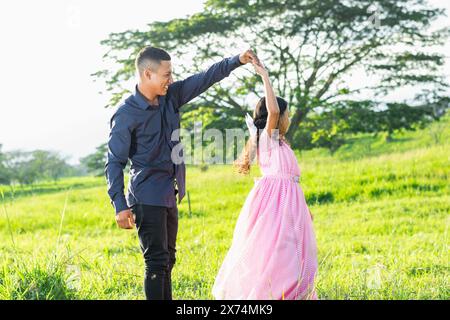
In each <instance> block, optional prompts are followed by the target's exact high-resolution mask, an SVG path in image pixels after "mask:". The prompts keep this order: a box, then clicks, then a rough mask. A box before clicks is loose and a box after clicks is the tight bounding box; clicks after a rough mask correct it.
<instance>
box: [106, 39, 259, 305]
mask: <svg viewBox="0 0 450 320" xmlns="http://www.w3.org/2000/svg"><path fill="white" fill-rule="evenodd" d="M253 59H256V56H255V55H254V54H253V52H252V51H251V50H247V51H246V52H244V53H242V54H240V55H236V56H234V57H232V58H225V59H223V60H222V61H220V62H218V63H215V64H213V65H212V66H211V67H210V68H209V69H207V70H206V71H204V72H200V73H198V74H195V75H193V76H190V77H188V78H187V79H185V80H182V81H176V82H173V78H172V65H171V61H170V60H171V58H170V56H169V54H168V53H167V52H166V51H164V50H162V49H158V48H154V47H145V48H143V49H142V50H141V51H140V52H139V53H138V55H137V57H136V60H135V67H136V69H137V72H138V74H139V80H138V84H137V86H136V88H135V92H134V94H132V95H130V96H129V97H128V98H127V99H126V100H125V101H124V102H123V103H122V104H121V106H120V107H119V108H118V109H117V111H116V112H115V114H114V115H113V116H112V118H111V122H110V125H111V132H110V136H109V142H108V159H107V162H106V165H105V174H106V179H107V182H108V194H109V197H110V198H111V203H112V204H113V206H114V208H115V211H116V221H117V224H118V226H119V227H120V228H123V229H132V228H133V225H134V224H135V225H136V228H137V230H138V235H139V243H140V246H141V249H142V252H143V256H144V260H145V278H144V289H145V295H146V298H147V299H152V300H153V299H155V300H161V299H166V300H171V299H172V284H171V271H172V268H173V266H174V264H175V252H176V249H175V243H176V237H177V230H178V209H177V203H176V194H177V193H178V201H179V202H180V201H181V200H182V199H183V197H184V194H185V166H184V163H181V164H179V163H178V162H177V163H174V162H173V161H172V159H171V153H172V149H173V148H174V147H175V146H176V145H177V144H178V143H179V142H178V141H172V139H171V136H172V132H173V131H174V130H177V129H179V128H180V116H179V109H180V107H181V106H183V105H184V104H186V103H188V102H189V101H191V100H192V99H194V98H195V97H197V96H198V95H199V94H201V93H202V92H204V91H205V90H207V89H208V88H209V87H210V86H211V85H213V84H214V83H216V82H219V81H220V80H222V79H224V78H225V77H227V76H228V75H229V74H230V73H231V71H233V70H234V69H236V68H237V67H239V66H241V65H243V64H246V63H248V62H251V61H253ZM128 159H130V160H131V168H130V180H129V184H128V194H127V198H125V195H124V181H123V178H124V177H123V169H124V168H125V165H126V163H127V161H128Z"/></svg>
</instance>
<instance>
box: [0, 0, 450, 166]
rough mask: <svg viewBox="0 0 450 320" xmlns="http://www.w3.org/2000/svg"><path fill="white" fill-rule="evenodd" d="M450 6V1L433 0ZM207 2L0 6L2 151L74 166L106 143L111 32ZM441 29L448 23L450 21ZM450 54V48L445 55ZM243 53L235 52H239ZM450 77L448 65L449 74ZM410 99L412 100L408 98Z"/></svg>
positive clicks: (56, 0) (99, 0)
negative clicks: (55, 156)
mask: <svg viewBox="0 0 450 320" xmlns="http://www.w3.org/2000/svg"><path fill="white" fill-rule="evenodd" d="M430 3H432V4H433V5H437V6H440V7H446V8H447V10H448V12H450V1H447V0H431V1H430ZM202 8H203V0H164V1H154V0H152V1H148V0H147V1H143V0H127V1H117V0H108V1H106V0H95V1H87V0H85V1H81V0H41V1H33V0H16V1H1V2H0V36H1V38H0V39H1V41H2V46H1V51H0V88H1V89H0V90H1V97H2V99H1V103H0V144H3V151H10V150H14V149H21V150H34V149H45V150H54V151H59V152H61V154H63V155H65V156H69V157H70V159H69V162H71V163H77V162H78V160H79V158H80V157H82V156H85V155H87V154H90V153H92V152H94V151H95V148H96V147H97V146H98V145H100V144H101V143H103V142H106V141H107V138H108V131H109V127H108V121H109V119H110V117H111V115H112V113H113V112H114V110H113V109H112V108H110V109H105V108H103V106H104V105H105V104H106V102H107V100H108V99H107V97H105V96H101V95H100V94H99V93H98V92H99V91H100V90H101V89H103V88H101V87H99V84H97V83H94V82H93V81H92V77H90V74H91V73H93V72H95V71H98V70H99V69H100V68H101V65H102V62H101V57H102V55H103V54H104V52H105V48H103V47H101V46H100V44H99V42H100V41H101V40H103V39H105V38H107V36H108V34H109V33H111V32H122V31H125V30H128V29H143V28H144V27H145V26H146V24H148V23H151V22H153V21H157V20H158V21H167V20H170V19H173V18H183V17H186V16H187V15H190V14H193V13H195V12H199V11H201V10H202ZM438 24H439V25H442V26H443V25H445V24H447V25H448V24H449V21H448V18H444V19H441V21H440V22H439V23H438ZM442 50H443V51H442V52H447V55H448V52H450V44H447V45H446V47H445V48H442ZM236 53H238V52H236ZM445 71H446V72H445V73H446V74H447V75H450V63H449V61H448V63H447V65H446V70H445ZM405 94H407V93H405Z"/></svg>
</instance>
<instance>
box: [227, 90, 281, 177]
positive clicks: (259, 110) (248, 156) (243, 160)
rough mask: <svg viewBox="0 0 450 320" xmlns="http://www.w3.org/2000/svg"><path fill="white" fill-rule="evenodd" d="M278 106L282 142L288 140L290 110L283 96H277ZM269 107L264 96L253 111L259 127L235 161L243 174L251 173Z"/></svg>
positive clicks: (278, 127)
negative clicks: (286, 135)
mask: <svg viewBox="0 0 450 320" xmlns="http://www.w3.org/2000/svg"><path fill="white" fill-rule="evenodd" d="M277 102H278V107H279V108H280V116H279V118H278V126H277V129H278V132H279V136H280V144H281V143H282V141H284V142H286V143H287V141H286V139H285V134H286V132H287V131H288V129H289V112H288V110H287V102H286V100H284V99H283V98H280V97H277ZM267 116H268V113H267V107H266V98H265V97H262V98H261V99H260V100H259V101H258V103H257V104H256V107H255V110H254V111H253V122H254V124H255V126H256V128H257V134H256V136H254V137H250V138H249V139H248V141H247V143H246V145H245V147H244V149H243V150H242V153H241V155H240V157H239V158H238V159H236V161H234V166H235V167H236V168H237V171H238V172H239V173H242V174H249V173H250V166H251V163H252V162H253V160H254V159H255V157H256V154H257V153H258V147H259V136H260V134H261V132H262V130H264V128H265V127H266V122H267Z"/></svg>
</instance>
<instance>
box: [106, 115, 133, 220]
mask: <svg viewBox="0 0 450 320" xmlns="http://www.w3.org/2000/svg"><path fill="white" fill-rule="evenodd" d="M130 122H131V121H130V119H129V118H128V117H127V116H126V114H123V113H116V114H115V115H114V116H113V117H112V118H111V132H110V134H109V141H108V156H107V160H106V164H105V175H106V180H107V183H108V195H109V197H110V199H111V204H112V205H113V206H114V208H115V210H116V214H117V213H119V212H120V211H123V210H127V209H129V207H128V204H127V201H126V199H125V194H124V182H123V169H124V168H125V166H126V164H127V161H128V155H129V151H130V144H131V132H132V129H131V123H130Z"/></svg>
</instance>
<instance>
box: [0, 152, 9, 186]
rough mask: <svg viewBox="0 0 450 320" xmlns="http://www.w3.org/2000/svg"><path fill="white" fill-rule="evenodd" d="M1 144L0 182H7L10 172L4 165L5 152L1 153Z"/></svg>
mask: <svg viewBox="0 0 450 320" xmlns="http://www.w3.org/2000/svg"><path fill="white" fill-rule="evenodd" d="M2 146H3V145H2V144H0V184H9V183H10V181H11V174H10V172H9V171H8V170H7V168H6V166H5V161H6V154H4V153H2Z"/></svg>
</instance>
